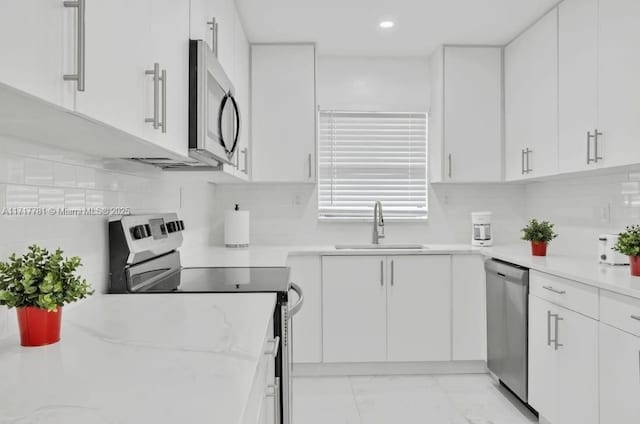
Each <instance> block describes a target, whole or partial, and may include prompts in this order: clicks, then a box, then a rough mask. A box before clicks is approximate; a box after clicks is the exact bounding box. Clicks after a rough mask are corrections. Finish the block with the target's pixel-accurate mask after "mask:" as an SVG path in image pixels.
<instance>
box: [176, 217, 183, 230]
mask: <svg viewBox="0 0 640 424" xmlns="http://www.w3.org/2000/svg"><path fill="white" fill-rule="evenodd" d="M176 222H177V223H178V229H179V230H180V231H184V221H183V220H180V221H176Z"/></svg>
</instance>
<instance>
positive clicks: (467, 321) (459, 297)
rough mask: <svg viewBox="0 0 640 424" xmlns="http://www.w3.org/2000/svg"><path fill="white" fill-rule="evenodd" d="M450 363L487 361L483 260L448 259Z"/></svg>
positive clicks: (469, 258)
mask: <svg viewBox="0 0 640 424" xmlns="http://www.w3.org/2000/svg"><path fill="white" fill-rule="evenodd" d="M451 291H452V300H451V304H452V309H453V314H451V315H452V318H453V321H452V322H451V334H452V337H453V340H452V347H453V350H452V352H451V355H452V359H453V360H454V361H486V359H487V297H486V296H487V292H486V278H485V271H484V257H483V256H480V255H453V256H451Z"/></svg>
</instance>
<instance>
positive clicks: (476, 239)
mask: <svg viewBox="0 0 640 424" xmlns="http://www.w3.org/2000/svg"><path fill="white" fill-rule="evenodd" d="M492 215H493V214H492V213H491V212H471V245H472V246H491V245H492V244H493V232H492V231H491V216H492Z"/></svg>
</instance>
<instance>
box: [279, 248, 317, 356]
mask: <svg viewBox="0 0 640 424" xmlns="http://www.w3.org/2000/svg"><path fill="white" fill-rule="evenodd" d="M287 266H288V267H290V268H291V277H290V280H291V281H292V282H294V283H295V284H297V285H299V286H300V288H301V289H302V292H303V293H304V305H303V306H302V309H300V312H298V313H297V314H296V316H295V317H294V318H293V335H292V343H293V362H294V363H320V362H322V263H321V260H320V256H290V257H289V259H288V260H287Z"/></svg>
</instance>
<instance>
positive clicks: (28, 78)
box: [0, 0, 75, 107]
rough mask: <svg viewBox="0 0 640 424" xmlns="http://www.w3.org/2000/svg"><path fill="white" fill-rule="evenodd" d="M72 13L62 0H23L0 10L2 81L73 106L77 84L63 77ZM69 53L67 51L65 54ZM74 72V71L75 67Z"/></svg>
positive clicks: (34, 94)
mask: <svg viewBox="0 0 640 424" xmlns="http://www.w3.org/2000/svg"><path fill="white" fill-rule="evenodd" d="M72 25H73V16H70V15H69V14H68V13H67V10H66V9H65V8H64V7H63V6H62V2H57V1H50V0H23V1H17V2H11V3H10V4H9V3H5V4H3V7H2V13H0V50H1V51H2V58H3V64H2V66H0V82H2V83H4V84H7V85H9V86H11V87H14V88H17V89H19V90H22V91H24V92H27V93H29V94H31V95H33V96H36V97H39V98H41V99H44V100H46V101H48V102H51V103H54V104H56V105H59V106H66V107H73V96H74V94H73V93H74V91H75V87H73V86H72V85H71V84H70V83H68V82H65V81H64V80H63V75H64V73H65V72H67V68H68V67H70V66H71V65H69V63H70V62H71V60H72V57H71V55H70V54H68V53H69V52H70V50H68V49H66V46H67V44H68V43H69V42H72V40H71V34H69V31H68V29H69V28H71V26H72ZM65 53H67V54H65ZM73 72H75V71H73Z"/></svg>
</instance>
